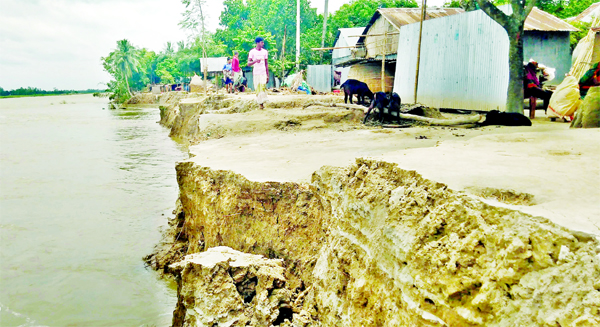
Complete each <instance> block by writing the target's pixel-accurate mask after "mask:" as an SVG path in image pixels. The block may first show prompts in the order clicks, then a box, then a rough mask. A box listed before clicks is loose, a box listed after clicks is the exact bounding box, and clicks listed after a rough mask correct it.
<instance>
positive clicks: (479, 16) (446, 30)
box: [394, 6, 572, 111]
mask: <svg viewBox="0 0 600 327" xmlns="http://www.w3.org/2000/svg"><path fill="white" fill-rule="evenodd" d="M500 9H502V10H505V11H508V10H510V6H508V8H507V7H506V6H502V7H501V8H500ZM550 16H551V15H550ZM551 17H553V16H551ZM551 17H548V15H547V14H546V13H543V12H541V10H539V9H537V8H534V9H533V10H532V13H531V14H530V15H529V17H528V18H527V20H526V21H525V33H524V36H523V44H524V56H525V57H524V58H525V60H528V59H529V58H530V57H531V58H532V59H535V60H537V61H538V62H541V63H544V64H546V65H548V66H550V67H555V68H556V69H557V74H556V75H557V77H558V78H557V79H558V80H559V81H561V80H562V79H563V78H562V77H563V76H559V74H563V75H564V73H566V72H568V68H566V69H565V68H564V67H565V66H564V63H563V61H564V60H565V59H566V60H567V61H569V55H568V51H569V42H568V40H569V32H570V30H571V29H572V27H571V26H570V25H569V24H567V23H565V22H563V21H561V20H559V19H557V18H555V17H554V18H551ZM419 29H420V24H410V25H405V26H403V27H402V30H401V32H400V36H399V41H398V52H397V63H398V64H397V66H396V79H395V82H394V92H397V93H398V94H399V95H400V97H401V98H402V100H403V102H408V103H414V102H417V101H418V102H419V103H422V104H424V105H427V106H431V107H437V108H451V109H466V110H478V111H489V110H500V111H504V110H505V108H506V97H507V88H508V79H509V69H508V55H509V40H508V35H507V34H506V31H505V30H504V28H502V27H501V26H500V25H499V24H498V23H497V22H496V21H494V20H493V19H492V18H490V17H489V16H488V15H487V14H485V13H484V12H483V11H482V10H476V11H471V12H467V13H463V14H460V15H454V16H450V17H443V18H439V19H434V20H429V21H425V22H423V30H422V41H421V52H420V54H419V53H418V50H417V49H418V38H419ZM542 32H543V33H542ZM550 32H556V33H557V34H556V35H553V34H552V33H550ZM537 43H542V44H541V45H540V44H537ZM552 53H554V56H557V57H559V58H552V56H546V55H550V54H552ZM417 58H420V59H419V79H418V84H417V83H416V82H415V76H416V66H417ZM568 66H569V64H568V63H567V67H568ZM415 89H416V92H417V93H416V94H415ZM415 96H416V99H415Z"/></svg>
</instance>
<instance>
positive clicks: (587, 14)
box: [567, 2, 600, 23]
mask: <svg viewBox="0 0 600 327" xmlns="http://www.w3.org/2000/svg"><path fill="white" fill-rule="evenodd" d="M598 13H600V2H596V3H593V4H591V5H590V6H589V7H587V9H586V10H584V11H582V12H581V13H580V14H579V15H577V16H575V17H571V18H567V20H568V21H571V22H573V21H576V22H586V23H590V22H591V21H592V19H593V18H594V16H596V15H598Z"/></svg>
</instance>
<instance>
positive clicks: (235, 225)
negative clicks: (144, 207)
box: [147, 97, 600, 326]
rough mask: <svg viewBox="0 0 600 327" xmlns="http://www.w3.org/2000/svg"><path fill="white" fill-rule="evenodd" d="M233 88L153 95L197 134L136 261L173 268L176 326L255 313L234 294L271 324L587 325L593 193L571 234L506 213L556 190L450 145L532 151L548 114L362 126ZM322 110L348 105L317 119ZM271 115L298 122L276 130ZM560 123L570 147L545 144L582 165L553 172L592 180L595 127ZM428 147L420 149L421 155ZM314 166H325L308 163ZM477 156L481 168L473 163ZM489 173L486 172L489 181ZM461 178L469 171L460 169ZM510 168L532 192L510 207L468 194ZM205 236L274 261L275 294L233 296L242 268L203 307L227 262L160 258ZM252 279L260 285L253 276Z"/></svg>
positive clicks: (594, 245)
mask: <svg viewBox="0 0 600 327" xmlns="http://www.w3.org/2000/svg"><path fill="white" fill-rule="evenodd" d="M224 100H226V101H224ZM333 100H335V99H333ZM161 101H162V100H161ZM245 101H251V98H249V99H246V98H244V97H240V98H239V99H223V98H222V99H200V100H191V99H189V100H186V101H184V103H181V102H178V103H177V104H173V103H170V104H169V105H167V106H165V105H164V104H163V105H162V108H163V109H162V115H161V117H162V118H163V120H162V122H163V123H165V124H167V125H169V124H172V125H171V127H172V128H171V134H172V136H174V137H179V138H184V139H186V140H188V141H189V142H190V143H197V145H195V146H192V147H191V153H192V154H193V155H194V157H193V158H191V159H189V160H187V161H184V162H182V163H179V164H178V165H177V176H178V183H179V187H180V197H179V208H178V213H177V216H176V217H175V218H174V219H173V220H172V221H171V230H170V231H169V233H167V235H165V239H164V243H163V244H162V246H160V247H158V248H157V251H156V253H155V254H154V255H151V256H149V257H148V258H147V260H148V262H149V263H150V264H151V265H153V266H154V267H155V268H156V269H159V270H161V271H164V272H167V273H174V274H175V275H176V276H178V281H179V301H178V306H177V309H176V311H175V312H176V315H175V319H174V321H173V323H174V325H176V326H181V325H183V326H192V325H196V324H200V325H201V324H216V325H217V326H220V325H244V324H245V323H246V322H252V321H259V320H255V319H258V318H257V316H256V314H255V313H252V312H256V311H255V310H254V311H253V310H242V311H244V312H245V313H243V314H242V313H240V312H239V311H236V310H241V309H243V308H246V307H253V308H258V307H261V308H267V307H268V308H270V309H269V310H273V312H272V314H270V315H262V316H261V317H262V318H261V319H263V320H260V321H263V322H264V321H265V320H264V319H265V318H264V317H271V318H270V319H271V320H270V321H267V322H268V323H270V324H274V323H277V324H283V325H285V324H287V325H295V326H306V325H314V326H334V325H339V324H342V325H361V326H380V325H386V326H411V325H421V326H436V325H448V326H509V325H511V326H512V325H523V326H556V325H558V324H559V325H561V326H594V325H597V324H598V323H600V312H599V311H598V308H599V307H600V284H597V281H598V280H600V259H599V257H598V252H599V251H600V248H599V247H598V246H599V245H598V241H597V239H596V236H595V235H593V234H594V233H595V232H596V231H595V230H594V229H593V227H596V228H597V225H596V224H597V220H594V219H597V216H594V215H595V212H596V211H595V210H597V207H594V205H593V203H592V202H593V199H594V198H595V196H597V193H594V192H597V191H594V190H591V191H590V192H587V193H585V195H583V194H582V195H581V197H582V198H586V197H588V199H587V200H586V201H579V202H577V201H576V202H575V204H571V207H570V214H571V216H572V219H573V220H578V219H579V220H580V221H583V222H585V221H588V222H589V223H588V224H587V225H586V224H583V225H582V226H581V227H580V228H579V230H580V231H579V232H576V231H573V230H571V229H567V228H565V227H562V226H559V225H557V224H556V223H554V222H552V221H550V220H548V219H546V218H543V217H540V216H537V217H536V216H532V215H529V214H527V213H523V212H522V211H521V210H515V209H520V207H518V205H521V206H522V207H536V206H538V207H540V206H541V207H543V205H544V203H549V202H552V201H555V200H557V199H556V198H557V197H558V195H559V194H560V192H559V191H558V190H556V189H554V187H555V185H551V184H549V181H550V179H540V178H539V176H540V175H539V174H534V175H533V176H534V178H533V179H531V180H523V174H524V173H523V172H522V170H520V169H515V171H516V172H517V173H516V174H515V175H513V176H507V171H505V170H498V171H497V174H494V173H489V174H485V173H484V172H485V171H486V169H487V170H489V169H497V168H499V167H501V166H503V165H505V164H506V163H505V162H502V161H500V160H497V161H498V162H497V163H496V166H494V161H493V160H492V161H490V162H481V161H477V160H474V162H472V164H471V165H470V166H469V165H468V162H469V160H463V161H462V162H461V163H462V165H463V166H462V168H461V167H460V166H457V165H453V164H452V162H456V161H457V160H459V159H460V158H459V157H458V156H450V155H449V154H451V153H455V152H456V153H461V152H463V151H464V153H466V155H467V157H468V156H471V157H472V158H477V157H479V158H482V157H490V155H491V154H498V153H500V155H502V153H504V155H508V156H511V155H514V154H517V153H523V152H525V151H532V150H534V149H539V148H540V145H541V144H542V148H543V142H542V141H543V140H544V137H543V133H551V132H552V131H553V130H556V129H557V127H556V126H558V125H549V124H547V123H545V122H542V121H540V122H539V123H538V122H534V127H533V129H532V130H527V129H526V128H513V129H507V128H497V129H496V128H494V127H490V128H485V129H476V130H465V129H453V128H445V129H441V128H429V127H418V128H414V129H410V130H392V131H390V130H381V129H377V128H372V127H364V126H362V125H360V123H359V122H360V119H361V115H357V114H354V113H352V115H351V116H347V115H348V113H349V111H348V110H345V109H325V108H318V110H322V111H328V112H327V113H326V114H321V113H319V114H317V113H314V112H310V114H309V112H308V111H305V109H303V107H302V101H306V100H299V99H293V100H292V101H291V102H290V101H289V100H281V101H279V103H288V105H281V104H279V105H275V106H272V107H270V106H269V105H267V110H265V111H264V112H259V111H257V110H253V109H254V108H253V105H252V103H251V102H245ZM286 101H287V102H286ZM338 101H339V98H338ZM244 103H247V106H244V105H243V104H244ZM275 103H278V102H275ZM232 108H246V109H244V110H238V109H232ZM215 111H217V112H215ZM333 116H335V117H345V118H343V119H330V118H326V117H333ZM301 117H308V118H306V119H304V120H303V119H302V118H301ZM282 121H283V122H285V121H292V122H296V123H294V124H285V126H284V128H281V126H282V125H281V123H280V122H282ZM251 122H254V123H255V124H249V123H251ZM248 125H250V126H251V127H247V126H248ZM536 125H537V126H536ZM559 129H560V126H559ZM215 131H221V132H215ZM570 132H571V131H570V130H568V129H567V130H564V129H560V132H559V134H561V135H562V134H563V133H566V134H568V135H569V136H570V137H573V138H574V139H575V140H574V142H573V144H572V145H573V147H572V148H569V149H568V150H567V149H565V148H564V147H565V145H564V144H563V145H559V146H556V148H555V149H550V150H552V151H563V152H561V153H563V154H564V155H563V156H561V158H560V159H564V160H563V163H562V164H563V165H565V166H568V163H565V162H564V161H569V162H575V161H577V159H580V158H585V157H588V156H589V157H590V158H589V159H590V160H591V161H590V163H589V164H587V166H586V165H583V166H577V167H581V168H582V169H585V171H584V172H577V173H575V174H574V175H573V174H571V175H570V178H571V183H570V184H569V183H566V182H565V185H567V184H568V185H571V187H577V185H578V183H581V185H588V184H587V183H591V184H592V186H593V183H594V181H595V180H597V178H598V167H597V166H593V165H591V162H593V160H595V159H596V158H597V157H598V152H597V150H595V149H592V148H591V147H586V146H582V145H581V144H582V143H584V142H583V141H585V140H586V138H593V137H595V136H596V135H597V134H594V133H596V132H594V131H591V132H585V133H580V134H577V133H574V134H570ZM536 133H542V136H540V135H539V134H536ZM485 134H487V135H497V136H495V141H494V139H492V140H489V139H488V140H487V141H488V142H492V143H494V142H495V143H494V144H511V142H515V141H514V140H515V139H520V141H518V143H519V146H521V147H496V148H494V147H491V149H492V150H491V151H489V152H486V151H485V148H486V147H484V148H478V147H477V145H478V144H479V141H477V140H479V139H481V138H482V137H483V138H484V139H485V136H484V135H485ZM563 136H564V135H563ZM536 137H537V141H536ZM577 139H581V140H582V142H577ZM457 140H458V141H457ZM510 140H513V141H510ZM530 140H531V142H529V141H530ZM475 141H477V142H475ZM470 142H471V143H470ZM521 143H523V144H521ZM528 143H529V148H528V147H527V145H528ZM487 147H488V148H489V144H488V145H487ZM411 149H412V150H411ZM428 149H430V151H432V152H431V153H426V152H423V151H429V150H428ZM447 150H450V151H447ZM513 150H514V151H513ZM369 151H370V152H369ZM511 151H512V152H511ZM565 151H566V152H565ZM567 152H568V153H567ZM552 153H555V152H552ZM417 154H418V155H419V156H421V157H419V156H417ZM446 155H448V157H446V158H444V157H445V156H446ZM305 157H308V158H309V159H308V160H304V159H303V158H305ZM357 157H372V158H375V159H356V160H355V158H357ZM418 158H421V159H420V160H422V162H426V161H427V160H430V161H436V162H437V163H438V165H437V166H442V165H441V164H443V163H444V160H447V161H448V164H447V165H446V166H448V167H449V168H447V169H446V170H443V169H438V170H440V172H439V173H438V175H437V178H436V180H438V181H440V180H444V178H445V179H446V180H445V183H448V184H449V185H451V186H452V188H449V187H448V186H447V185H445V184H442V183H439V182H435V181H432V180H430V179H425V178H423V177H422V176H421V175H420V174H419V173H417V172H414V171H408V170H405V169H402V168H401V167H402V166H403V165H410V164H411V162H418V160H417V159H418ZM525 158H526V157H525ZM550 158H551V157H550ZM463 159H464V158H463ZM519 159H523V158H518V157H517V158H515V161H517V162H518V165H523V166H527V164H528V162H522V160H521V161H519ZM526 159H527V158H526ZM529 159H530V160H531V159H532V158H529ZM551 159H552V158H551ZM386 160H389V161H391V162H386ZM553 160H555V161H556V160H558V159H557V158H554V159H553ZM555 161H552V160H550V162H549V164H552V163H554V162H555ZM534 162H535V161H534ZM586 162H587V161H586ZM596 162H597V161H596ZM324 164H325V165H327V164H328V165H332V166H329V167H321V166H323V165H324ZM484 164H485V168H486V169H481V168H484V167H482V166H483V165H484ZM333 166H338V167H333ZM423 166H424V167H425V171H426V174H428V175H430V176H433V177H436V175H435V174H434V173H433V172H432V171H427V169H428V168H427V167H433V166H434V165H432V164H431V163H428V164H423ZM282 167H283V168H282ZM420 169H421V168H419V167H416V170H417V171H419V170H420ZM574 169H576V168H574ZM573 171H575V170H573ZM312 172H314V173H312ZM444 172H445V173H444ZM510 172H512V170H511V171H509V173H510ZM579 173H581V174H579ZM311 175H312V176H311ZM493 176H497V177H498V180H497V181H496V180H494V179H489V178H490V177H493ZM247 177H249V178H250V179H248V178H247ZM465 177H466V178H465ZM469 177H471V178H473V180H472V181H476V182H477V183H472V182H468V180H469V179H468V178H469ZM511 178H512V179H514V180H518V182H514V183H512V184H511V183H510V182H507V183H505V184H504V185H502V186H505V187H506V189H507V190H508V188H513V192H512V194H513V195H514V194H516V196H513V197H514V198H519V196H520V195H523V194H527V195H529V196H524V197H523V198H526V199H529V200H528V201H521V202H519V203H517V207H512V206H511V205H512V204H505V203H504V202H508V201H504V200H505V199H502V196H500V197H496V200H493V201H496V202H495V204H497V205H499V206H497V205H490V204H489V203H490V201H492V200H485V201H487V202H488V203H485V202H483V201H484V199H483V198H482V197H480V196H486V193H485V192H481V188H479V189H478V190H480V191H473V192H470V193H466V192H465V190H467V188H469V187H473V186H477V187H482V186H489V187H491V188H494V189H497V190H502V188H497V186H498V185H501V183H499V182H498V181H500V180H502V179H503V180H507V179H511ZM582 179H584V180H582ZM461 183H462V184H461ZM533 183H537V184H536V187H535V188H523V187H522V186H524V185H528V184H533ZM540 184H543V185H540ZM511 186H512V187H511ZM515 186H516V187H515ZM544 186H546V187H547V188H545V187H544ZM587 187H588V188H590V189H591V188H592V187H589V186H587ZM473 189H477V188H473ZM585 190H587V188H586V189H585ZM493 193H494V192H491V194H493ZM499 194H501V195H502V194H504V195H507V194H511V193H509V192H504V193H502V192H500V193H499ZM519 194H520V195H519ZM553 194H554V196H555V198H552V196H553ZM590 199H591V200H590ZM493 201H492V202H493ZM498 201H500V202H498ZM525 202H527V203H525ZM544 208H547V207H544ZM586 210H587V211H586ZM586 212H587V213H586ZM594 217H596V218H594ZM559 222H560V221H559ZM564 225H565V224H563V226H564ZM571 227H573V226H571ZM216 246H228V247H231V248H233V249H235V250H239V251H242V252H247V253H253V254H261V255H264V256H266V257H268V258H277V259H283V263H282V267H283V269H284V273H283V275H284V277H285V278H284V280H283V284H284V285H285V286H284V287H283V289H285V290H286V291H283V290H282V291H277V292H274V293H271V295H273V294H275V295H273V297H270V295H269V292H272V291H269V292H267V293H265V294H266V295H265V296H263V297H259V296H256V297H254V298H252V299H251V300H250V301H248V302H245V301H243V299H245V297H244V294H246V293H244V292H246V291H248V287H250V289H251V288H252V287H251V286H248V285H253V284H252V283H253V282H252V281H255V280H254V278H258V279H256V280H257V281H258V284H259V285H263V284H260V281H261V280H262V279H261V277H260V276H264V275H261V274H258V275H256V274H254V275H252V274H250V273H245V275H244V276H246V277H247V282H246V283H245V284H244V285H246V286H248V287H246V286H244V287H245V288H244V287H242V291H240V289H239V288H238V292H237V293H236V292H231V293H230V294H231V297H230V298H221V299H220V300H219V301H218V302H219V303H220V304H222V306H221V307H220V308H215V307H214V305H213V307H211V310H208V309H206V307H203V305H202V304H201V303H200V302H198V301H197V300H195V299H196V298H195V297H194V294H196V293H194V289H197V290H199V289H206V287H207V286H206V285H211V287H215V288H216V289H219V287H220V286H223V287H225V286H224V285H234V284H235V285H239V284H240V283H242V284H243V283H244V278H242V277H235V276H237V275H235V274H233V275H231V281H228V280H227V276H228V275H215V274H216V271H217V270H211V269H217V268H211V267H212V266H210V265H209V266H208V267H207V268H206V269H208V271H209V272H210V271H213V272H214V273H215V274H212V273H208V275H206V276H221V277H222V278H220V279H218V280H212V279H210V278H208V279H207V278H204V279H203V282H202V283H203V285H198V282H199V281H198V280H194V279H193V278H188V277H186V276H187V275H186V274H187V273H189V272H191V271H194V270H193V269H192V268H185V269H181V268H175V267H178V266H177V265H174V266H170V265H171V264H174V263H176V262H180V261H181V260H183V259H184V256H185V255H190V254H193V253H202V252H204V251H206V250H207V249H210V248H213V247H216ZM188 260H191V259H188ZM185 262H186V261H184V262H183V263H181V264H183V265H184V266H185V265H186V263H185ZM181 264H180V266H179V267H183V266H181ZM214 267H219V269H229V268H223V266H221V265H217V266H214ZM259 270H260V269H259ZM234 275H235V276H234ZM257 276H259V277H257ZM223 278H224V279H223ZM269 280H272V279H269ZM275 280H280V279H279V278H275ZM182 281H188V282H187V284H185V283H183V282H182ZM192 281H193V282H192ZM228 283H229V284H228ZM231 283H234V284H231ZM254 285H255V289H256V292H258V293H260V294H263V293H261V292H262V291H263V290H265V288H261V287H258V286H256V284H254ZM272 285H275V284H272ZM278 285H279V286H278V287H276V288H275V289H282V286H281V282H280V283H279V284H278ZM263 286H264V285H263ZM273 287H274V286H271V288H270V289H271V290H273V289H274V288H273ZM267 289H269V288H268V287H267ZM244 290H245V291H244ZM217 293H218V292H217ZM258 293H257V294H258ZM282 294H287V295H285V296H284V295H282ZM265 301H266V302H265ZM194 303H195V304H194ZM266 303H270V305H268V306H267V305H266ZM240 306H241V309H240ZM236 308H237V309H236ZM287 310H291V313H290V312H289V311H287ZM234 312H236V313H235V314H233V313H234ZM282 312H283V313H286V312H287V313H286V314H283V316H284V317H287V319H288V322H283V321H282V319H281V317H282ZM211 313H212V316H211ZM263 313H264V312H263ZM253 319H254V320H253ZM278 319H279V320H278Z"/></svg>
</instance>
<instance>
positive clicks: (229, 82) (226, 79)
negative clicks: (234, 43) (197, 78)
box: [223, 58, 233, 93]
mask: <svg viewBox="0 0 600 327" xmlns="http://www.w3.org/2000/svg"><path fill="white" fill-rule="evenodd" d="M223 84H225V88H227V92H228V93H232V92H233V70H232V69H231V58H227V63H226V64H225V66H223Z"/></svg>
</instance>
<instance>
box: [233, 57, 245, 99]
mask: <svg viewBox="0 0 600 327" xmlns="http://www.w3.org/2000/svg"><path fill="white" fill-rule="evenodd" d="M231 70H232V71H233V90H234V91H235V93H237V92H238V89H239V87H240V85H242V78H243V75H242V69H241V68H240V60H239V58H238V52H237V51H234V52H233V60H232V61H231Z"/></svg>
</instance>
